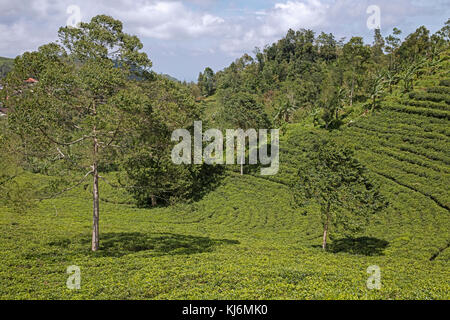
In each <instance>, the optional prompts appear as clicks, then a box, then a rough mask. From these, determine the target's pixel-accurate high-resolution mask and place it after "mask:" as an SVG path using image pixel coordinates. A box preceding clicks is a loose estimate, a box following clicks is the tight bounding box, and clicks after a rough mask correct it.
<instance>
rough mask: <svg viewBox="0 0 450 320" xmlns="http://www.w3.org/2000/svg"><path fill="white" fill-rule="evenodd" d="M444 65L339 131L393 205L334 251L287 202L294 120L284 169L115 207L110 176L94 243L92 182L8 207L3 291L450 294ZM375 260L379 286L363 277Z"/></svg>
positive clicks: (181, 295)
mask: <svg viewBox="0 0 450 320" xmlns="http://www.w3.org/2000/svg"><path fill="white" fill-rule="evenodd" d="M448 70H449V69H448V68H447V67H444V68H443V69H442V71H441V73H440V74H439V76H435V77H430V78H426V77H424V78H423V82H422V83H421V82H419V83H418V86H416V89H415V91H414V92H412V93H411V94H409V95H407V96H406V95H397V96H393V97H390V98H389V99H388V100H387V101H385V102H384V103H383V104H382V107H381V108H380V109H379V110H377V111H376V113H375V114H373V115H370V116H368V117H366V118H360V119H358V120H357V121H354V122H353V123H352V124H351V125H349V126H348V128H346V129H343V130H342V132H341V134H340V137H341V139H343V140H345V141H346V142H347V143H350V144H353V145H354V147H355V149H356V156H357V157H358V158H359V159H360V160H361V161H362V162H363V163H364V164H365V165H366V166H367V167H368V168H369V169H370V174H371V175H373V176H374V177H375V179H376V180H377V181H379V182H380V184H381V186H382V193H383V195H384V196H385V197H386V198H387V199H388V200H389V202H390V206H389V208H388V209H387V210H385V211H384V212H382V213H381V214H379V215H376V216H374V218H373V219H372V220H371V222H370V225H369V226H368V228H367V230H366V231H365V232H364V233H361V234H359V235H356V236H355V237H353V238H348V237H344V236H342V235H336V236H335V237H333V239H331V245H330V248H329V250H328V251H327V252H323V251H322V250H321V248H320V244H321V237H322V230H321V225H320V221H319V214H318V211H317V208H315V207H314V206H312V207H308V208H306V209H304V210H294V209H292V207H291V197H290V190H289V187H288V185H289V181H290V176H291V175H292V174H293V173H295V170H296V169H295V167H296V163H297V162H298V158H299V157H298V155H299V153H300V152H302V151H301V150H302V137H304V132H305V129H304V128H302V127H301V126H300V125H292V126H290V127H289V128H288V130H287V132H286V134H285V135H284V136H283V137H282V139H281V150H280V152H281V159H280V162H281V168H280V173H279V174H278V175H276V176H272V177H261V176H259V175H251V174H247V175H244V176H240V175H238V174H236V173H233V172H228V173H227V176H226V177H225V178H224V181H223V183H222V184H221V185H220V186H219V187H217V188H216V189H215V190H214V191H212V192H210V193H209V194H207V195H206V196H205V197H204V198H203V199H202V200H200V201H198V202H195V203H192V204H183V205H181V204H180V205H175V206H170V207H165V208H155V209H137V208H136V207H135V206H133V205H132V204H114V203H113V202H114V201H116V202H128V201H129V200H130V199H129V196H128V195H126V194H122V193H120V192H117V191H113V190H111V189H110V187H109V186H108V185H107V184H104V183H101V185H100V190H101V192H102V196H103V199H104V200H107V201H103V202H101V217H100V240H101V241H100V244H101V250H99V251H98V252H95V253H93V252H91V251H90V231H91V220H92V217H91V210H92V208H91V202H90V195H89V191H86V190H85V189H84V188H83V187H80V188H79V189H76V190H72V191H71V192H70V193H68V194H65V195H64V196H62V197H60V198H58V199H54V200H45V201H42V202H41V203H39V205H38V206H36V207H34V208H32V209H30V210H28V211H25V212H17V211H16V210H14V209H12V208H7V207H0V257H1V259H0V299H449V298H450V283H449V279H450V261H449V258H450V249H449V248H448V247H449V245H450V216H449V206H450V199H449V192H448V190H449V185H450V172H449V171H450V169H449V163H450V154H449V150H450V139H449V133H450V132H449V126H448V125H449V116H450V109H449V108H450V107H449V97H450V95H449V89H450V86H449V81H448V80H444V79H447V78H450V77H449V75H448ZM21 179H24V181H25V180H28V181H34V182H35V183H36V182H37V183H39V181H42V180H43V179H45V178H44V177H41V176H36V175H28V176H24V177H21ZM70 265H77V266H79V267H80V269H81V279H82V280H81V289H80V290H73V291H72V290H69V289H67V288H66V280H67V277H68V275H67V274H66V269H67V267H68V266H70ZM372 265H377V266H379V267H380V269H381V284H382V287H381V289H380V290H369V289H368V288H367V286H366V281H367V279H368V277H369V276H370V275H369V274H368V273H367V272H366V270H367V268H368V267H369V266H372Z"/></svg>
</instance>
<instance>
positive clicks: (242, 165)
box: [241, 144, 245, 176]
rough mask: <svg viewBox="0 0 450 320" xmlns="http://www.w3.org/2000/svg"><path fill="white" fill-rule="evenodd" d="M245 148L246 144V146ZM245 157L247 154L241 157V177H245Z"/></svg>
mask: <svg viewBox="0 0 450 320" xmlns="http://www.w3.org/2000/svg"><path fill="white" fill-rule="evenodd" d="M244 146H245V144H244ZM244 157H245V153H244V154H243V155H241V176H242V175H244V161H245V160H244V159H245V158H244Z"/></svg>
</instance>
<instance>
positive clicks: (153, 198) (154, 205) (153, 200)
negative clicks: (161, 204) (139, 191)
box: [150, 194, 157, 207]
mask: <svg viewBox="0 0 450 320" xmlns="http://www.w3.org/2000/svg"><path fill="white" fill-rule="evenodd" d="M150 198H151V200H152V207H156V205H157V202H156V196H155V195H154V194H152V195H151V196H150Z"/></svg>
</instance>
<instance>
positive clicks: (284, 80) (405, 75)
mask: <svg viewBox="0 0 450 320" xmlns="http://www.w3.org/2000/svg"><path fill="white" fill-rule="evenodd" d="M449 32H450V21H447V22H446V24H445V26H444V27H443V28H442V29H441V30H439V31H438V32H436V33H435V34H431V33H430V31H429V30H428V29H427V28H426V27H424V26H421V27H419V28H418V29H417V30H416V31H415V32H414V33H411V34H410V35H407V36H405V37H404V40H403V41H402V40H401V37H402V36H403V35H402V31H401V30H399V29H397V28H394V29H393V31H392V34H390V35H388V36H385V37H383V35H382V34H381V32H380V30H379V29H376V30H375V31H374V39H373V42H372V44H365V43H364V40H363V38H362V37H351V38H350V40H348V41H345V39H340V40H337V39H336V38H335V37H334V36H333V34H331V33H330V34H326V33H323V32H322V33H320V34H319V35H316V34H315V33H314V31H312V30H304V29H302V30H298V31H294V30H289V31H288V32H287V34H286V36H285V37H284V38H282V39H280V40H279V41H278V42H276V43H273V44H272V45H267V46H266V47H265V48H264V49H262V50H261V49H260V48H256V49H255V50H254V52H253V57H252V56H251V55H249V54H245V55H243V56H242V57H241V58H239V59H237V60H236V61H234V62H233V63H232V64H231V65H230V66H229V67H227V68H225V69H224V70H222V71H218V72H217V73H216V74H214V72H213V70H211V68H206V69H205V70H204V72H202V73H200V75H199V77H198V83H197V84H196V85H194V84H191V85H190V86H191V92H192V93H193V94H194V95H195V96H197V97H200V98H201V99H203V98H206V99H205V100H204V101H205V102H206V103H207V104H208V102H210V101H211V102H217V103H211V104H210V105H208V107H209V108H210V109H212V110H215V111H216V113H214V114H213V115H211V116H213V118H214V119H215V120H216V121H217V122H218V123H224V122H227V119H228V118H229V116H230V113H232V112H229V108H228V106H227V103H229V102H228V101H229V99H230V97H240V98H236V99H239V100H240V101H242V100H245V101H248V100H251V101H253V103H254V104H255V105H258V106H259V107H260V108H262V109H263V110H264V112H265V113H266V115H267V117H268V119H270V121H271V123H272V124H273V125H274V126H276V127H278V126H283V124H285V123H298V122H310V123H311V122H312V123H314V124H315V125H317V126H321V127H324V128H327V129H335V128H338V127H339V126H340V125H342V124H343V123H345V122H348V121H350V120H351V118H352V117H355V116H358V115H359V114H361V112H369V111H373V110H374V109H376V108H377V106H379V102H380V101H381V100H382V98H383V97H384V96H385V95H386V94H389V93H392V88H393V87H394V86H396V85H398V84H400V85H401V86H402V91H403V92H405V93H406V92H409V91H411V90H412V89H413V82H414V80H415V79H417V77H418V76H420V74H421V73H422V72H423V70H424V68H426V67H427V66H430V67H432V65H433V64H436V62H437V60H438V59H439V55H440V53H441V52H443V50H445V49H446V48H447V47H448V41H449V37H450V33H449ZM211 96H213V97H214V98H210V99H208V97H211ZM230 121H231V119H228V123H230ZM231 123H232V122H231Z"/></svg>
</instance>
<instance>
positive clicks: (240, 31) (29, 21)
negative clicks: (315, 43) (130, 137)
mask: <svg viewBox="0 0 450 320" xmlns="http://www.w3.org/2000/svg"><path fill="white" fill-rule="evenodd" d="M74 5H75V6H76V8H78V9H79V13H80V15H79V16H80V18H81V20H83V21H87V20H89V19H90V18H91V17H93V16H95V15H97V14H102V13H105V14H108V15H111V16H113V17H114V18H117V19H119V20H121V21H122V22H123V23H124V27H125V30H126V32H128V33H131V34H136V35H138V36H139V38H140V39H141V40H142V42H143V43H144V51H146V52H147V53H148V55H149V57H150V58H151V60H152V61H153V65H154V67H153V70H155V71H156V72H159V73H168V74H170V75H172V76H174V77H176V78H178V79H180V80H187V81H191V80H196V78H197V76H198V73H199V72H200V71H202V70H203V69H204V68H205V67H207V66H209V67H211V68H213V69H214V70H215V71H217V70H220V69H222V68H224V67H226V66H228V65H229V64H230V63H231V62H232V61H233V60H234V59H236V58H238V57H240V56H241V55H242V54H244V53H252V51H253V49H254V48H255V47H256V46H258V47H263V46H264V45H266V44H270V43H272V42H274V41H276V40H277V39H280V38H281V37H283V36H284V35H285V33H286V31H287V30H288V29H289V28H292V29H294V30H296V29H300V28H309V29H312V30H314V31H316V32H321V31H325V32H332V33H333V34H335V36H336V38H338V39H339V38H341V37H346V38H347V39H349V37H351V36H353V35H358V36H363V37H364V38H365V40H366V42H370V41H372V34H373V30H371V29H369V28H368V26H367V20H368V19H369V18H370V17H372V15H373V14H374V12H373V11H370V12H369V13H367V9H368V8H369V6H373V5H375V6H377V8H379V14H380V15H379V17H380V20H379V21H380V27H381V31H382V33H383V35H385V36H386V35H388V34H389V33H390V32H391V30H392V28H393V27H398V28H400V29H401V30H402V31H403V32H404V35H407V34H408V33H410V32H413V31H414V30H415V29H416V28H417V27H419V26H420V25H425V26H426V27H427V28H429V29H430V30H431V31H433V32H435V31H436V30H438V29H440V28H441V27H442V26H443V25H444V23H445V21H447V19H448V18H450V1H449V0H445V1H444V0H430V1H415V0H367V1H366V0H275V1H273V0H248V1H235V0H231V1H224V0H188V1H177V0H134V1H132V0H109V1H107V0H96V1H90V0H62V1H60V0H34V1H27V0H24V1H11V0H0V56H7V57H15V56H16V55H18V54H22V53H23V52H25V51H30V50H36V49H37V48H38V47H39V46H40V45H42V44H45V43H48V42H50V41H54V40H55V39H56V33H57V30H58V28H59V27H60V26H62V25H66V24H67V23H68V21H69V19H72V20H70V21H73V19H74V17H75V18H77V17H78V16H76V13H77V11H73V6H74ZM78 9H77V10H78ZM74 13H75V15H74Z"/></svg>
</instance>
